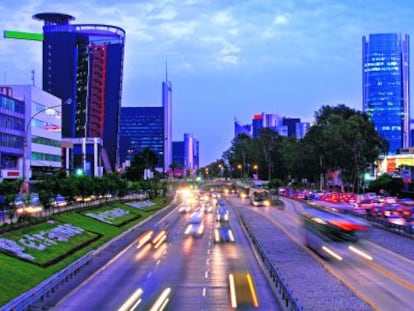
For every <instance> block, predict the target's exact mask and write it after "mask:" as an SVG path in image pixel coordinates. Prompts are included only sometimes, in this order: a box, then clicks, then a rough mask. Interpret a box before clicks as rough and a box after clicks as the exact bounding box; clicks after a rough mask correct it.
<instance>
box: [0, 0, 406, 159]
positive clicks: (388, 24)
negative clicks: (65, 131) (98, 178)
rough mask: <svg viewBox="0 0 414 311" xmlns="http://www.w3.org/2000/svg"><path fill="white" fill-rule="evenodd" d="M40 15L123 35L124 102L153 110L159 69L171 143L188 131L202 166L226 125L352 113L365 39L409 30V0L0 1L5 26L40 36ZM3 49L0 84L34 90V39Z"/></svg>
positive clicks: (224, 136)
mask: <svg viewBox="0 0 414 311" xmlns="http://www.w3.org/2000/svg"><path fill="white" fill-rule="evenodd" d="M58 3H59V4H58ZM44 12H57V13H66V14H70V15H72V16H74V17H75V18H76V20H75V21H73V23H74V24H109V25H114V26H118V27H121V28H123V29H124V30H125V31H126V48H125V64H124V77H123V100H122V106H160V105H161V83H162V81H163V80H164V79H165V62H166V61H167V62H168V78H169V80H170V81H171V82H172V86H173V139H174V140H183V135H184V133H192V134H193V135H194V137H195V138H197V139H198V140H199V141H200V165H201V166H204V165H207V164H208V163H210V162H212V161H215V160H216V159H219V158H221V156H222V153H223V151H225V150H227V149H228V148H229V147H230V143H231V140H232V139H233V138H234V137H233V136H234V118H237V119H239V120H240V121H241V122H242V123H251V119H252V117H253V115H254V114H256V113H261V112H266V113H276V114H278V115H281V116H285V117H295V118H297V117H299V118H301V119H302V121H307V122H312V121H313V116H314V113H315V111H317V110H319V109H320V108H321V107H322V106H323V105H330V106H334V105H337V104H345V105H347V106H349V107H351V108H355V109H358V110H361V109H362V85H361V81H362V69H361V40H362V36H364V35H369V34H370V33H389V32H397V33H402V34H408V35H410V36H411V35H412V34H413V30H414V1H412V0H393V1H390V0H338V1H336V0H249V1H248V0H246V1H244V0H239V1H236V0H210V1H209V0H160V1H156V0H153V1H150V0H136V1H130V0H118V1H113V0H104V1H101V0H100V1H88V0H71V1H51V0H47V1H39V0H21V1H12V0H6V1H1V2H0V21H1V26H2V28H3V29H2V30H20V31H29V32H38V33H40V32H42V26H43V23H42V22H39V21H35V20H33V19H32V16H33V15H34V14H36V13H44ZM411 40H414V38H411ZM0 42H1V43H0V84H31V83H32V80H31V77H32V75H31V71H32V70H35V84H36V86H37V87H39V88H41V82H42V78H41V71H42V67H41V60H42V57H41V53H42V46H41V43H40V42H34V41H32V42H29V41H21V40H11V39H3V38H2V39H0ZM411 46H412V45H411ZM411 66H413V62H412V61H411ZM412 93H413V90H411V94H412Z"/></svg>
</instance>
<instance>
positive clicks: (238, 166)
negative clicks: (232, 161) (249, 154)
mask: <svg viewBox="0 0 414 311" xmlns="http://www.w3.org/2000/svg"><path fill="white" fill-rule="evenodd" d="M237 168H238V169H239V170H240V179H241V178H242V168H243V166H242V165H241V164H238V165H237Z"/></svg>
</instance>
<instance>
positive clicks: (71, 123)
mask: <svg viewBox="0 0 414 311" xmlns="http://www.w3.org/2000/svg"><path fill="white" fill-rule="evenodd" d="M33 18H34V19H37V20H42V21H44V26H43V35H44V39H43V86H42V87H43V89H44V90H45V91H47V92H49V93H51V94H53V95H55V96H57V97H59V98H61V99H62V100H63V101H65V100H67V99H71V100H72V102H73V105H70V106H64V107H63V129H62V136H63V137H64V138H74V139H75V140H77V141H78V140H79V138H84V140H85V143H84V145H86V144H87V141H88V140H87V138H99V139H101V140H102V144H103V148H102V152H101V155H102V163H103V166H104V169H105V171H106V172H110V171H112V170H113V169H115V168H117V167H118V166H119V156H118V143H119V141H118V126H119V110H120V107H121V94H122V77H123V63H124V44H125V31H124V30H123V29H122V28H119V27H116V26H110V25H93V24H77V25H75V24H71V23H70V22H71V21H73V20H74V19H75V18H74V17H73V16H71V15H67V14H60V13H39V14H36V15H34V16H33ZM81 149H82V150H84V151H85V152H88V151H89V150H90V151H91V152H93V150H94V148H92V147H91V148H88V146H84V147H83V148H81ZM82 152H83V151H82ZM81 158H82V157H81ZM83 158H84V159H85V158H86V155H84V156H83ZM85 164H86V162H85V161H84V163H83V164H81V165H85ZM75 166H79V164H75Z"/></svg>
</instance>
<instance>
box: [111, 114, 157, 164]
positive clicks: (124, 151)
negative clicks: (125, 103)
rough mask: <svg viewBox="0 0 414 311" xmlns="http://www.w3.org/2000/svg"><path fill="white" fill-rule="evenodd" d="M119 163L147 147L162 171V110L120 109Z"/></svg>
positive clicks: (128, 159) (130, 158)
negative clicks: (155, 157) (153, 154)
mask: <svg viewBox="0 0 414 311" xmlns="http://www.w3.org/2000/svg"><path fill="white" fill-rule="evenodd" d="M119 125H120V126H119V143H120V150H119V151H120V152H119V155H120V160H121V163H125V162H126V161H130V160H132V159H133V157H134V155H135V154H136V153H138V152H141V151H143V150H144V149H145V148H147V147H149V148H150V149H151V151H152V152H154V153H155V154H156V155H157V158H158V164H157V167H158V168H159V170H163V169H164V108H163V107H121V117H120V123H119Z"/></svg>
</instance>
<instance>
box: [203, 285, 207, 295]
mask: <svg viewBox="0 0 414 311" xmlns="http://www.w3.org/2000/svg"><path fill="white" fill-rule="evenodd" d="M206 292H207V288H205V287H204V288H203V297H205V296H206Z"/></svg>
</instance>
